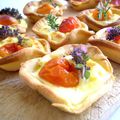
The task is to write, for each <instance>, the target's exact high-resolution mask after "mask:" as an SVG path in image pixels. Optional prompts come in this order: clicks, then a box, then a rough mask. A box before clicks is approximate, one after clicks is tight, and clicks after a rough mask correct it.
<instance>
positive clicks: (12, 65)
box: [0, 39, 51, 71]
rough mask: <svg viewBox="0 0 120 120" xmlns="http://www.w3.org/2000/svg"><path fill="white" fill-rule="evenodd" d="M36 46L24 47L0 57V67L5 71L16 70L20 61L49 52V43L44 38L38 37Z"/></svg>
mask: <svg viewBox="0 0 120 120" xmlns="http://www.w3.org/2000/svg"><path fill="white" fill-rule="evenodd" d="M35 44H36V43H35ZM37 46H38V47H36V48H35V47H26V48H23V49H21V50H19V51H17V52H15V53H12V54H10V55H9V56H6V57H1V58H0V68H1V69H3V70H6V71H17V70H19V68H20V64H21V63H23V62H25V61H27V60H29V59H32V58H37V57H42V56H44V55H46V54H48V53H50V52H51V50H50V45H49V43H48V42H47V41H46V40H44V39H39V40H38V42H37ZM40 46H42V47H40Z"/></svg>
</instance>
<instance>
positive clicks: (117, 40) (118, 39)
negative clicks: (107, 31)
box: [114, 36, 120, 44]
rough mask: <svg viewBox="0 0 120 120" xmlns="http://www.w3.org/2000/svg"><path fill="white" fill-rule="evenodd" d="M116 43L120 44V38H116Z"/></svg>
mask: <svg viewBox="0 0 120 120" xmlns="http://www.w3.org/2000/svg"><path fill="white" fill-rule="evenodd" d="M114 41H115V42H116V43H117V44H120V36H116V37H115V38H114Z"/></svg>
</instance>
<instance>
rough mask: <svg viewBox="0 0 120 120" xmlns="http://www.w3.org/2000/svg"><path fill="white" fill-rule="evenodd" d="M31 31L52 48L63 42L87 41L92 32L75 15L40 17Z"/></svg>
mask: <svg viewBox="0 0 120 120" xmlns="http://www.w3.org/2000/svg"><path fill="white" fill-rule="evenodd" d="M32 30H33V32H35V33H36V34H37V35H39V36H40V37H42V38H45V39H46V40H48V42H49V43H50V46H51V48H52V49H57V48H58V47H60V46H62V45H65V44H76V43H87V40H88V38H89V37H90V36H91V35H93V34H94V32H93V31H89V30H88V26H87V25H86V24H85V23H83V22H81V21H79V20H78V19H77V18H76V17H55V16H53V15H48V16H47V17H44V18H42V19H40V20H39V21H38V22H37V23H36V24H35V25H34V26H33V28H32Z"/></svg>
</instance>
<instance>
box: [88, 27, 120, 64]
mask: <svg viewBox="0 0 120 120" xmlns="http://www.w3.org/2000/svg"><path fill="white" fill-rule="evenodd" d="M107 29H108V28H104V29H101V30H100V31H98V32H97V33H96V35H93V36H91V37H90V38H89V40H88V42H89V43H91V44H92V45H95V46H97V47H99V48H100V49H101V50H102V52H103V53H104V54H105V55H106V56H107V57H108V58H109V59H111V60H112V61H114V62H117V63H119V64H120V52H119V51H120V45H119V44H117V43H115V42H112V41H109V40H107V39H106V37H105V31H106V30H107Z"/></svg>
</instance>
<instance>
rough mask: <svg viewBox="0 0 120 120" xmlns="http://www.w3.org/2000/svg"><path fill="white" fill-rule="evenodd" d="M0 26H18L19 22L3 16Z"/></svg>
mask: <svg viewBox="0 0 120 120" xmlns="http://www.w3.org/2000/svg"><path fill="white" fill-rule="evenodd" d="M0 24H1V25H13V24H18V21H17V20H16V19H15V18H13V17H11V16H8V15H1V16H0Z"/></svg>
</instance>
